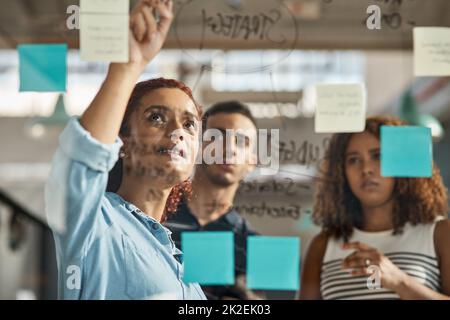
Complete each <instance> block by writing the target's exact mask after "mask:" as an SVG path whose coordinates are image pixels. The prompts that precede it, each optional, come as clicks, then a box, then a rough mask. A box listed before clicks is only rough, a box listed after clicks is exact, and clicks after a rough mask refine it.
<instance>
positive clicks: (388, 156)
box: [380, 126, 433, 178]
mask: <svg viewBox="0 0 450 320" xmlns="http://www.w3.org/2000/svg"><path fill="white" fill-rule="evenodd" d="M380 152H381V176H383V177H403V178H405V177H406V178H413V177H431V175H432V169H433V144H432V139H431V129H430V128H426V127H413V126H382V127H381V151H380Z"/></svg>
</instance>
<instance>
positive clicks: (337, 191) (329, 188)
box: [313, 117, 448, 241]
mask: <svg viewBox="0 0 450 320" xmlns="http://www.w3.org/2000/svg"><path fill="white" fill-rule="evenodd" d="M405 124H406V123H404V122H402V121H400V120H398V119H395V118H385V117H373V118H368V119H367V120H366V130H365V131H366V132H369V133H371V134H373V135H374V136H375V137H377V138H378V139H379V136H380V127H381V126H383V125H387V126H402V125H405ZM352 135H353V134H351V133H338V134H334V135H333V136H332V138H331V140H330V144H329V147H328V150H327V152H326V154H325V158H324V160H323V163H322V166H321V168H320V179H318V188H317V192H316V199H315V205H314V212H313V220H314V222H315V223H316V224H318V225H320V226H321V227H322V229H323V231H324V233H325V234H327V235H328V236H330V237H334V238H343V239H344V241H348V239H349V238H350V237H351V235H352V233H353V228H354V227H357V228H361V226H362V223H363V215H362V209H361V205H360V202H359V200H358V199H357V198H356V196H355V195H354V194H353V192H352V191H351V189H350V186H349V184H348V182H347V178H346V176H345V152H346V149H347V146H348V143H349V141H350V138H351V137H352ZM393 193H394V199H395V205H394V214H393V225H394V234H397V233H400V232H401V231H402V228H403V226H404V225H405V224H406V223H407V222H409V223H411V224H412V225H417V224H421V223H429V222H432V221H434V219H435V218H436V217H438V216H445V215H446V214H447V212H448V202H447V190H446V188H445V186H444V184H443V182H442V178H441V176H440V173H439V169H438V168H437V166H436V165H435V164H433V175H432V177H431V178H396V179H395V186H394V191H393Z"/></svg>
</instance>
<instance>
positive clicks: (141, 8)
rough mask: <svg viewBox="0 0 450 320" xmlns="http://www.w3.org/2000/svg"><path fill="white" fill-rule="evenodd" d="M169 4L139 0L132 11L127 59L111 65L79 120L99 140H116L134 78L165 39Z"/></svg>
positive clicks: (169, 18) (156, 0)
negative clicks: (127, 60)
mask: <svg viewBox="0 0 450 320" xmlns="http://www.w3.org/2000/svg"><path fill="white" fill-rule="evenodd" d="M172 6H173V4H172V1H171V0H141V1H140V2H139V3H138V4H137V5H136V7H135V8H134V9H133V11H132V12H131V15H130V35H129V38H130V41H129V42H130V44H129V45H130V61H129V62H128V63H112V64H111V65H110V67H109V71H108V75H107V77H106V79H105V81H104V82H103V85H102V86H101V88H100V90H99V92H98V93H97V95H96V96H95V98H94V100H93V101H92V103H91V104H90V106H89V107H88V108H87V110H86V111H85V112H84V114H83V115H82V117H81V120H80V123H81V125H82V126H83V127H84V129H86V130H87V131H88V132H89V133H90V134H91V135H92V137H94V138H95V139H97V140H98V141H99V142H101V143H107V144H110V143H113V142H114V141H115V140H116V138H117V136H118V134H119V129H120V124H121V123H122V119H123V116H124V113H125V108H126V106H127V102H128V99H129V98H130V95H131V92H132V90H133V88H134V86H135V84H136V81H137V80H138V78H139V76H140V74H141V73H142V72H143V70H144V68H145V66H146V65H147V64H148V63H149V62H150V61H151V60H152V59H153V58H154V57H155V56H156V54H157V53H158V52H159V50H160V49H161V47H162V45H163V43H164V41H165V39H166V36H167V33H168V31H169V28H170V24H171V22H172V19H173V14H172ZM156 12H157V13H158V15H159V21H156V19H155V16H154V13H156Z"/></svg>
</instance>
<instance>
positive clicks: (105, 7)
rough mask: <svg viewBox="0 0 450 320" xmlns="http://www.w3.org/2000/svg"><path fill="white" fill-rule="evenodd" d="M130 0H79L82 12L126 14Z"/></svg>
mask: <svg viewBox="0 0 450 320" xmlns="http://www.w3.org/2000/svg"><path fill="white" fill-rule="evenodd" d="M129 9H130V0H80V11H81V12H82V13H85V12H89V13H123V14H125V13H126V14H128V11H129Z"/></svg>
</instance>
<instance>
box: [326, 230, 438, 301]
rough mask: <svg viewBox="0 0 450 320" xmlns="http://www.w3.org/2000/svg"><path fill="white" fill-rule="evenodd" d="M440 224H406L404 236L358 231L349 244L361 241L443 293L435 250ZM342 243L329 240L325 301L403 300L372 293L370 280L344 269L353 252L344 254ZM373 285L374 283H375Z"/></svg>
mask: <svg viewBox="0 0 450 320" xmlns="http://www.w3.org/2000/svg"><path fill="white" fill-rule="evenodd" d="M436 222H437V221H436ZM436 222H434V223H430V224H420V225H416V226H412V225H410V224H406V225H405V227H404V229H403V233H402V234H398V235H393V234H392V230H389V231H382V232H364V231H361V230H358V229H354V232H353V235H352V237H351V238H350V240H349V242H354V241H359V242H362V243H365V244H367V245H369V246H371V247H374V248H377V249H378V250H379V251H380V252H382V253H383V254H384V255H385V256H386V257H388V258H389V259H390V260H391V261H392V262H393V263H394V264H395V265H396V266H397V267H399V268H400V269H401V270H403V271H404V272H406V273H407V274H408V275H409V276H411V277H413V278H414V279H416V280H417V281H418V282H420V283H422V284H424V285H426V286H427V287H429V288H431V289H432V290H434V291H437V292H440V288H441V276H440V271H439V265H438V260H437V257H436V251H435V248H434V229H435V227H436ZM342 243H343V241H342V239H340V240H336V239H332V238H330V239H329V240H328V243H327V248H326V251H325V255H324V259H323V263H322V272H321V280H320V291H321V294H322V298H323V299H326V300H328V299H357V300H360V299H361V300H362V299H399V296H398V295H397V294H396V293H395V292H393V291H391V290H387V289H385V288H372V289H369V285H368V278H369V277H368V276H363V277H355V276H351V275H350V273H349V272H348V271H347V270H344V269H342V268H341V264H342V262H343V260H344V259H345V258H346V257H347V256H348V255H350V254H351V253H352V252H353V250H342V249H341V247H340V246H341V244H342ZM369 282H371V283H373V280H372V281H370V280H369Z"/></svg>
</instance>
